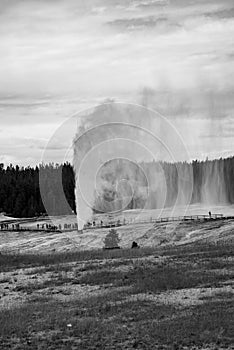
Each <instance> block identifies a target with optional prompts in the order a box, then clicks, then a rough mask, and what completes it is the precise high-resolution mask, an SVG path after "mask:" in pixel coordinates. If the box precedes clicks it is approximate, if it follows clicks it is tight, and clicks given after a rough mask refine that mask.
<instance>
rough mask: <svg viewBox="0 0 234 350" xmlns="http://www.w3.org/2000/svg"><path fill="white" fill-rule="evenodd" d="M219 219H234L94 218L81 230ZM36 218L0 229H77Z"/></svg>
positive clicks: (14, 221)
mask: <svg viewBox="0 0 234 350" xmlns="http://www.w3.org/2000/svg"><path fill="white" fill-rule="evenodd" d="M220 219H234V216H223V214H212V215H187V216H173V217H171V216H168V217H160V218H153V217H149V218H145V219H129V218H128V219H127V218H124V219H122V220H120V219H119V220H113V219H112V220H109V221H107V220H106V221H102V220H96V221H92V222H90V223H87V224H86V225H85V226H84V228H83V230H94V229H100V228H112V227H120V226H124V225H131V224H144V223H145V224H148V223H154V224H156V223H167V222H184V221H208V220H220ZM37 221H39V219H38V218H29V219H23V220H22V221H19V220H18V219H12V220H10V221H9V220H8V221H2V222H0V231H17V232H19V231H38V232H40V231H47V232H69V231H76V230H78V225H77V223H65V224H58V225H52V224H50V223H37ZM28 223H35V226H30V227H27V226H24V224H28Z"/></svg>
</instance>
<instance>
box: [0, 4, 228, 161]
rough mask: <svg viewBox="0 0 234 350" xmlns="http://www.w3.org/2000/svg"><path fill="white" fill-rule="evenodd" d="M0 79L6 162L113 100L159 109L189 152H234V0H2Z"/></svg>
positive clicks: (1, 149) (32, 154)
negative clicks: (87, 111)
mask: <svg viewBox="0 0 234 350" xmlns="http://www.w3.org/2000/svg"><path fill="white" fill-rule="evenodd" d="M0 78H1V84H0V161H1V162H4V163H5V164H7V163H10V162H11V163H13V164H16V163H18V164H21V165H35V164H37V163H39V162H40V160H41V158H42V154H43V149H44V147H45V146H46V144H47V142H48V140H49V139H50V138H51V137H52V135H53V133H54V132H55V131H56V129H57V128H58V127H59V126H60V125H61V124H62V123H63V122H64V121H65V120H66V119H67V118H68V117H69V116H70V115H72V114H73V113H75V112H77V111H80V110H83V109H84V108H87V107H90V106H95V105H96V104H98V103H100V102H103V101H105V100H106V99H108V98H113V99H115V100H117V101H125V102H130V103H134V102H136V103H144V104H146V105H148V106H150V107H153V108H155V109H157V110H159V111H160V112H161V113H162V114H164V115H165V116H166V117H167V118H169V119H170V121H171V122H172V123H173V124H174V125H175V126H176V128H177V129H178V130H179V132H180V133H181V135H182V138H183V139H184V142H185V144H186V147H187V148H188V151H189V153H190V155H191V158H205V157H207V156H208V157H209V158H214V157H220V156H223V157H226V156H229V155H233V154H234V98H233V92H234V3H233V0H222V1H220V0H219V1H217V0H208V1H203V0H194V1H193V0H171V1H169V0H165V1H164V0H85V1H84V0H40V1H39V0H35V1H33V0H1V1H0ZM63 147H65V146H64V145H63V142H61V140H57V144H56V139H55V142H54V144H53V147H51V150H50V155H51V160H53V161H55V162H56V161H59V160H60V158H59V154H60V150H62V149H63ZM66 147H67V146H66Z"/></svg>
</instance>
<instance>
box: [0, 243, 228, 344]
mask: <svg viewBox="0 0 234 350" xmlns="http://www.w3.org/2000/svg"><path fill="white" fill-rule="evenodd" d="M233 283H234V252H233V246H231V245H230V244H229V245H225V244H219V245H217V244H216V245H215V244H210V245H203V244H193V245H189V244H188V245H185V246H178V247H164V248H163V247H161V248H141V249H136V250H129V249H121V250H116V251H114V250H113V251H103V250H96V251H95V250H93V251H86V252H85V251H83V252H70V253H53V254H44V255H28V254H27V255H22V254H21V255H6V254H1V255H0V344H1V345H0V348H1V349H15V350H16V349H33V350H34V349H41V350H42V349H43V350H44V349H51V350H52V349H53V350H57V349H67V350H68V349H69V350H70V349H108V350H109V349H146V350H151V349H174V350H175V349H217V350H218V349H233V348H234V338H233V335H234V326H233V310H234V305H233V300H234V298H233V296H234V290H233Z"/></svg>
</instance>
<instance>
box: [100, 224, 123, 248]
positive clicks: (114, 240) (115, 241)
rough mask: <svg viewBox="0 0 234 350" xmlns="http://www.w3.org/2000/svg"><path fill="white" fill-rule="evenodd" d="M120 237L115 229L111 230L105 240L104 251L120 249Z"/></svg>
mask: <svg viewBox="0 0 234 350" xmlns="http://www.w3.org/2000/svg"><path fill="white" fill-rule="evenodd" d="M119 242H120V239H119V236H118V233H117V231H116V230H115V229H111V230H110V231H109V232H108V234H107V235H106V237H105V239H104V244H105V246H104V249H120V247H119Z"/></svg>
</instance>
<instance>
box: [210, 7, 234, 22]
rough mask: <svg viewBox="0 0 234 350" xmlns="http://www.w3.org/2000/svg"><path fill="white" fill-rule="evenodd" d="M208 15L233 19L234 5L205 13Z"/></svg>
mask: <svg viewBox="0 0 234 350" xmlns="http://www.w3.org/2000/svg"><path fill="white" fill-rule="evenodd" d="M205 16H207V17H213V18H218V19H233V18H234V7H231V8H228V9H223V10H222V9H221V10H219V11H214V12H207V13H205Z"/></svg>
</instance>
